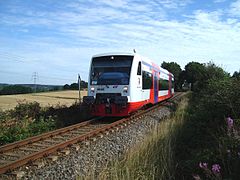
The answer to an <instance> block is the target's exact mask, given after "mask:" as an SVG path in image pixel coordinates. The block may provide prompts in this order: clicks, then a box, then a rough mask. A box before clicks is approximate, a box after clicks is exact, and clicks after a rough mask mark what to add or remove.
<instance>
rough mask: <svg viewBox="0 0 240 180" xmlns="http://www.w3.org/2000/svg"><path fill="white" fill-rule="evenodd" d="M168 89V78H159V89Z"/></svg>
mask: <svg viewBox="0 0 240 180" xmlns="http://www.w3.org/2000/svg"><path fill="white" fill-rule="evenodd" d="M161 90H168V80H165V79H160V80H159V91H161Z"/></svg>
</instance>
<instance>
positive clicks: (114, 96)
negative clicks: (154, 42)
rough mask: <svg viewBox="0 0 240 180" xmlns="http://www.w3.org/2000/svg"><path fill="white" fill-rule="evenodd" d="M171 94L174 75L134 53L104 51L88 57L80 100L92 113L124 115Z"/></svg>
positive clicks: (97, 114) (166, 97)
mask: <svg viewBox="0 0 240 180" xmlns="http://www.w3.org/2000/svg"><path fill="white" fill-rule="evenodd" d="M173 95H174V76H173V74H172V73H171V72H169V71H167V70H166V69H163V68H161V67H160V66H159V65H157V64H155V63H153V62H152V61H151V60H150V59H148V58H146V57H143V56H141V55H139V54H137V53H105V54H98V55H94V56H93V57H92V59H91V64H90V70H89V78H88V94H87V96H84V97H83V103H84V104H87V105H88V106H89V107H90V111H91V114H92V115H93V116H111V117H124V116H129V115H130V114H132V113H133V112H136V111H137V110H139V109H141V108H143V107H146V106H148V105H154V104H156V103H159V102H161V101H163V100H166V99H168V98H170V97H171V96H173Z"/></svg>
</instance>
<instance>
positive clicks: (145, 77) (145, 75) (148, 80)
mask: <svg viewBox="0 0 240 180" xmlns="http://www.w3.org/2000/svg"><path fill="white" fill-rule="evenodd" d="M152 83H153V80H152V74H151V73H149V72H146V71H143V72H142V88H143V89H151V88H152Z"/></svg>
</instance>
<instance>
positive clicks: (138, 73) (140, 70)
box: [137, 62, 142, 75]
mask: <svg viewBox="0 0 240 180" xmlns="http://www.w3.org/2000/svg"><path fill="white" fill-rule="evenodd" d="M141 74H142V66H141V62H139V63H138V70H137V75H141Z"/></svg>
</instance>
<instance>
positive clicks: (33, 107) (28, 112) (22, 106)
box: [11, 102, 41, 120]
mask: <svg viewBox="0 0 240 180" xmlns="http://www.w3.org/2000/svg"><path fill="white" fill-rule="evenodd" d="M40 114H41V107H40V104H39V103H38V102H30V103H18V105H17V106H16V107H15V108H14V110H11V116H12V118H16V119H17V120H21V119H23V118H25V117H29V118H32V119H38V118H39V117H40Z"/></svg>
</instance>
